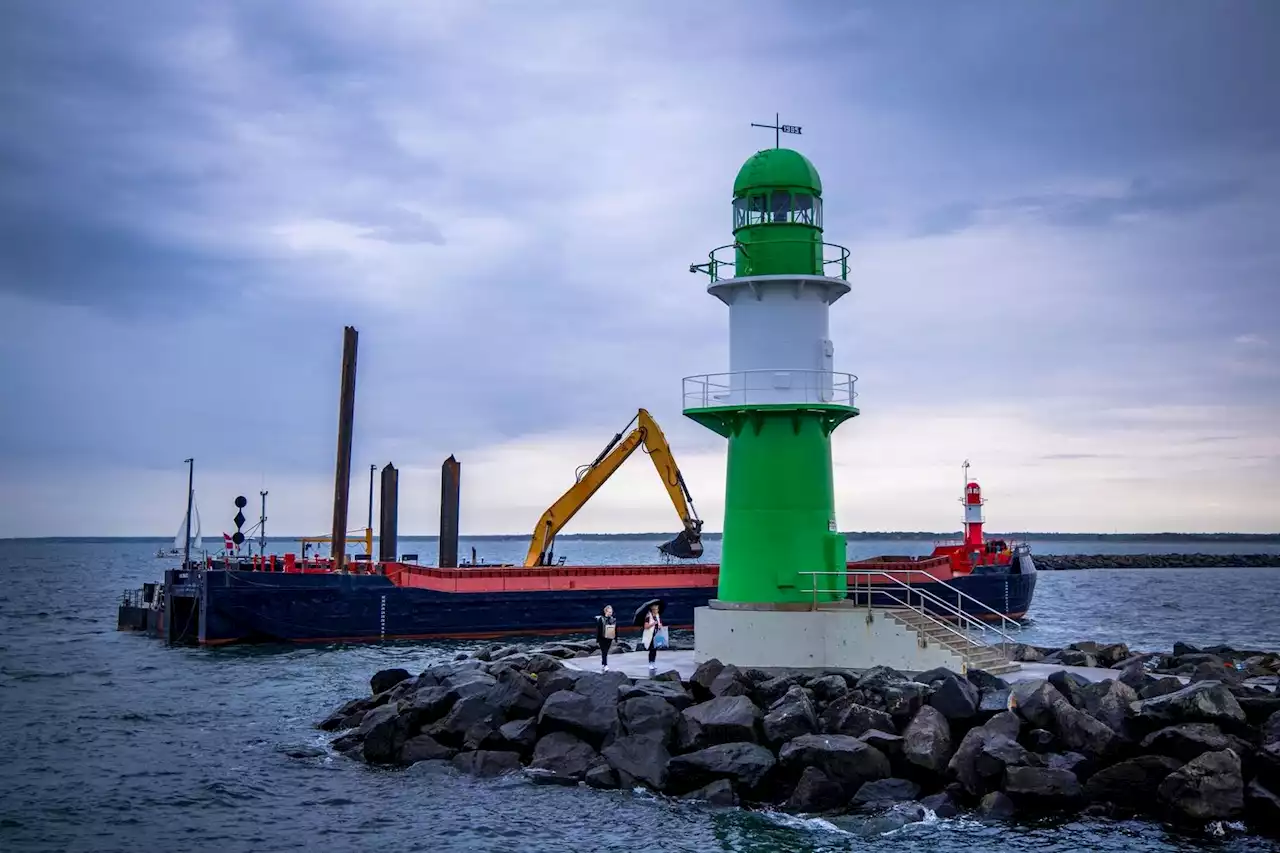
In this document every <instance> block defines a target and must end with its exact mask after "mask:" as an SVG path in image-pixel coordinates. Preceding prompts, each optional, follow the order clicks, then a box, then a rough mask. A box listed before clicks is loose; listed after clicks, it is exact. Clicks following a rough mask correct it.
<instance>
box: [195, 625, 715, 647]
mask: <svg viewBox="0 0 1280 853" xmlns="http://www.w3.org/2000/svg"><path fill="white" fill-rule="evenodd" d="M667 627H668V628H678V629H682V630H689V631H691V630H693V625H668V626H667ZM639 630H640V629H638V628H637V629H636V633H639ZM589 633H590V631H587V630H584V629H583V627H582V626H581V625H575V626H574V627H572V628H541V629H537V630H533V629H525V630H512V631H475V632H470V633H456V632H453V631H447V632H444V633H439V634H387V635H386V636H384V637H290V638H289V639H287V640H281V641H280V642H286V643H378V642H383V641H386V640H496V639H499V638H502V637H524V636H537V637H557V636H559V637H563V636H565V635H573V634H589ZM619 633H621V632H619ZM240 642H244V638H243V637H234V638H232V639H222V640H206V641H204V642H203V643H201V645H205V646H227V645H230V644H232V643H240ZM614 654H617V653H616V652H615V653H614Z"/></svg>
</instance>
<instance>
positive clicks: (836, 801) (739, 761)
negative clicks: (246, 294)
mask: <svg viewBox="0 0 1280 853" xmlns="http://www.w3.org/2000/svg"><path fill="white" fill-rule="evenodd" d="M591 645H593V644H590V643H576V644H575V643H560V644H555V645H554V646H549V647H545V648H543V649H540V650H533V651H522V650H519V649H516V648H515V647H505V648H503V647H486V648H485V649H483V650H481V651H480V652H479V653H478V655H479V656H478V657H474V658H469V659H466V660H457V661H453V662H451V663H446V664H441V665H438V666H433V667H431V668H429V669H427V670H426V671H424V672H422V673H420V674H418V675H416V676H415V675H412V674H410V673H409V672H408V671H406V670H403V669H394V670H384V671H381V672H378V673H377V674H375V675H374V676H373V678H372V679H371V681H370V688H371V694H370V695H368V696H364V697H360V698H357V699H353V700H351V701H350V702H347V703H346V704H344V705H343V706H342V707H341V708H339V709H337V710H336V711H334V712H333V713H332V714H331V715H330V716H329V717H328V718H327V719H325V720H324V721H323V722H321V723H319V727H320V728H321V729H324V730H326V731H331V732H337V733H339V734H338V736H337V737H336V738H335V739H334V740H333V744H332V745H333V747H334V748H335V749H336V750H338V751H339V752H340V753H342V754H344V755H347V756H349V757H351V758H353V759H356V760H360V761H364V762H367V763H369V764H374V765H390V766H406V765H410V764H414V763H417V762H421V761H437V762H442V763H444V762H448V763H451V764H452V766H453V767H454V768H456V769H457V770H459V771H462V772H465V773H470V774H474V775H477V776H496V775H501V774H505V773H523V774H525V775H526V776H527V777H528V778H529V779H530V780H531V781H533V782H535V783H543V784H563V785H579V784H585V785H587V786H590V787H593V788H622V789H633V788H635V787H637V786H643V787H645V788H648V789H651V790H653V791H655V792H657V793H659V794H661V795H664V796H669V797H680V798H686V799H696V800H705V801H708V802H710V803H712V804H717V805H725V806H729V805H740V806H743V807H748V808H772V809H784V810H787V811H791V812H795V813H802V814H821V815H824V816H827V817H828V818H829V819H830V820H832V821H834V822H836V823H837V824H838V825H846V826H849V827H850V828H856V831H858V832H861V833H863V834H878V833H881V832H885V831H888V830H891V829H894V828H896V827H898V826H903V825H905V824H907V823H911V822H915V821H918V820H921V819H924V818H925V817H927V815H928V814H929V812H933V813H934V814H936V815H937V816H939V817H948V816H955V815H957V814H960V813H961V812H971V813H973V814H975V815H977V816H979V817H981V818H984V819H996V820H1007V819H1010V818H1018V817H1035V816H1038V815H1044V814H1053V813H1057V814H1068V815H1069V814H1080V813H1084V814H1087V815H1095V816H1115V817H1122V816H1144V817H1148V818H1152V819H1157V820H1162V821H1166V822H1168V823H1170V824H1173V825H1178V826H1181V827H1186V828H1188V829H1192V830H1204V829H1206V828H1209V829H1211V830H1214V831H1218V832H1220V831H1222V828H1223V826H1224V825H1229V824H1231V822H1235V821H1244V822H1245V823H1246V824H1247V826H1248V828H1249V829H1250V830H1251V831H1254V832H1258V833H1269V834H1271V835H1277V834H1280V795H1277V793H1276V792H1280V695H1277V694H1276V693H1275V692H1274V691H1273V690H1270V689H1267V687H1265V686H1258V685H1257V684H1247V683H1245V682H1246V679H1251V680H1254V681H1260V682H1262V683H1267V682H1268V681H1270V682H1272V683H1273V682H1274V680H1275V679H1276V678H1277V676H1280V655H1277V654H1274V653H1261V652H1258V653H1254V652H1245V651H1238V650H1233V649H1226V648H1224V647H1217V648H1215V649H1207V650H1200V649H1195V648H1193V647H1190V646H1186V645H1183V644H1179V645H1178V647H1176V648H1175V649H1174V650H1173V651H1172V653H1168V654H1165V653H1140V654H1136V655H1135V654H1130V652H1129V650H1128V649H1127V648H1126V647H1124V646H1123V645H1120V644H1117V645H1099V644H1096V643H1077V644H1074V646H1072V647H1068V648H1066V649H1043V648H1040V647H1035V646H1021V647H1019V649H1018V653H1019V654H1020V655H1021V656H1023V657H1024V658H1027V659H1032V658H1034V659H1038V660H1041V661H1048V662H1050V663H1053V662H1055V661H1056V662H1059V663H1062V664H1063V665H1064V666H1069V665H1082V666H1095V665H1096V666H1110V667H1111V668H1113V669H1114V671H1115V677H1114V678H1112V679H1107V680H1104V681H1100V682H1095V683H1090V682H1087V681H1085V680H1083V679H1080V678H1078V677H1077V676H1075V675H1073V674H1070V673H1069V672H1067V671H1066V670H1062V671H1059V672H1055V673H1053V674H1052V675H1051V676H1049V678H1048V679H1045V680H1034V681H1025V682H1019V683H1015V684H1012V685H1011V684H1008V683H1006V682H1005V681H1003V680H1001V679H1000V678H997V677H995V676H993V675H990V674H988V673H984V672H982V671H979V670H973V671H970V672H969V673H968V674H967V675H960V674H957V673H954V672H951V671H949V670H945V669H936V670H932V671H930V672H926V673H921V674H918V675H915V676H913V677H912V676H908V675H906V674H903V673H899V672H895V671H894V670H892V669H889V668H886V667H876V668H874V669H871V670H868V671H865V672H855V671H848V670H829V671H822V672H794V671H793V672H788V671H777V670H770V671H765V670H757V669H738V668H737V667H734V666H723V665H722V664H720V662H719V661H709V662H707V663H704V664H702V665H701V666H699V667H698V669H697V671H696V672H695V673H694V674H693V675H692V677H691V678H690V679H689V680H688V681H687V682H684V681H681V679H680V676H679V675H678V674H677V673H675V672H667V673H663V674H660V675H659V676H657V677H656V678H654V679H640V680H632V679H631V678H628V677H627V676H625V675H623V674H621V673H617V672H583V671H578V670H574V669H570V668H567V667H565V665H564V664H563V663H562V659H563V658H562V657H561V656H562V655H563V656H564V657H571V656H576V655H577V654H580V653H582V652H584V651H586V649H585V648H584V649H571V648H569V646H583V647H589V646H591ZM549 651H550V652H553V653H548V652H549ZM588 653H589V652H588ZM482 658H484V659H482ZM1162 673H1170V674H1162ZM1172 673H1177V674H1182V675H1185V676H1187V677H1189V678H1190V679H1191V683H1190V684H1188V685H1185V686H1184V685H1183V683H1182V681H1181V680H1180V679H1179V678H1177V677H1174V676H1173V675H1172Z"/></svg>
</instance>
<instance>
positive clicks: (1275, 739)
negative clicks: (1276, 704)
mask: <svg viewBox="0 0 1280 853" xmlns="http://www.w3.org/2000/svg"><path fill="white" fill-rule="evenodd" d="M1262 742H1263V743H1264V744H1267V743H1280V710H1277V711H1275V712H1274V713H1272V714H1271V715H1270V716H1269V717H1267V721H1266V722H1264V723H1263V724H1262Z"/></svg>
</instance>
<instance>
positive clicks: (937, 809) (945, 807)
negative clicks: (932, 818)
mask: <svg viewBox="0 0 1280 853" xmlns="http://www.w3.org/2000/svg"><path fill="white" fill-rule="evenodd" d="M920 805H922V806H924V807H925V808H926V809H928V810H929V811H931V812H933V813H934V815H936V816H937V818H938V819H939V820H947V819H948V818H953V817H955V816H957V815H958V814H960V809H959V807H958V806H956V803H955V800H953V799H951V795H950V794H948V793H946V792H945V791H943V792H941V793H937V794H930V795H929V796H927V797H925V798H923V799H922V800H920Z"/></svg>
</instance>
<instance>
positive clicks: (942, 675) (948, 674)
mask: <svg viewBox="0 0 1280 853" xmlns="http://www.w3.org/2000/svg"><path fill="white" fill-rule="evenodd" d="M891 671H892V670H891ZM960 677H961V676H960V673H958V672H954V671H952V670H950V669H947V668H946V667H945V666H936V667H934V668H933V669H931V670H928V671H926V672H922V673H920V674H919V675H917V676H916V677H915V680H916V681H918V682H920V683H921V684H928V685H930V686H937V683H938V682H939V681H946V680H947V679H948V678H960Z"/></svg>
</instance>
